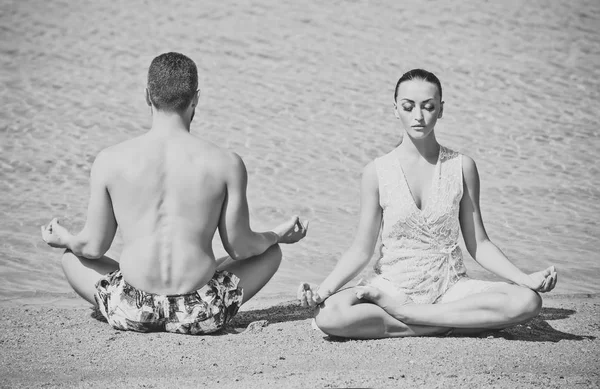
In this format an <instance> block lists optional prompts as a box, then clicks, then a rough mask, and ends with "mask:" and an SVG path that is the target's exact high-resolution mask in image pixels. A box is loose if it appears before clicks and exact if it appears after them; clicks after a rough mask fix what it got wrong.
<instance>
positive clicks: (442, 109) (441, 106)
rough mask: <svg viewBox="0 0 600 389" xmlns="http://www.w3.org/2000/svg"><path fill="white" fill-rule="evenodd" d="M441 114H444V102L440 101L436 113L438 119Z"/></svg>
mask: <svg viewBox="0 0 600 389" xmlns="http://www.w3.org/2000/svg"><path fill="white" fill-rule="evenodd" d="M443 115H444V102H443V101H442V103H441V104H440V113H438V119H441V118H442V116H443Z"/></svg>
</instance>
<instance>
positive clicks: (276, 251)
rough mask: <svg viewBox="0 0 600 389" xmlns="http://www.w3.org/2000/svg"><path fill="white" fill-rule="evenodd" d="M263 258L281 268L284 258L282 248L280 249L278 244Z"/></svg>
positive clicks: (266, 252)
mask: <svg viewBox="0 0 600 389" xmlns="http://www.w3.org/2000/svg"><path fill="white" fill-rule="evenodd" d="M263 257H264V259H265V260H267V261H269V262H273V264H274V265H277V266H279V264H280V263H281V260H282V258H283V253H282V252H281V247H279V245H278V244H274V245H273V246H271V247H269V248H268V249H267V251H265V253H264V255H263Z"/></svg>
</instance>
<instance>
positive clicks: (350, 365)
mask: <svg viewBox="0 0 600 389" xmlns="http://www.w3.org/2000/svg"><path fill="white" fill-rule="evenodd" d="M0 307H1V309H2V319H1V328H2V333H1V335H0V344H1V348H2V353H1V356H0V376H1V377H2V381H1V383H0V386H1V387H3V388H4V387H7V388H9V387H10V388H21V387H44V388H51V387H108V388H111V387H115V388H160V387H190V388H196V387H200V388H204V387H206V388H221V387H223V388H264V387H267V386H271V387H274V388H280V387H283V388H317V387H320V388H338V387H343V388H353V387H361V388H362V387H365V388H398V387H410V388H414V387H416V388H435V387H439V388H455V387H456V388H459V387H460V388H469V387H473V388H480V387H493V388H516V387H518V388H590V387H600V369H599V367H600V363H599V359H600V348H599V340H598V336H600V321H599V319H598V318H599V317H600V315H599V313H600V295H598V294H587V295H569V296H560V295H558V296H551V295H549V296H545V298H544V308H543V310H542V312H541V314H540V316H539V317H538V318H536V319H534V320H532V321H530V322H528V323H526V324H523V325H519V326H517V327H515V328H513V329H510V330H505V331H501V332H499V333H486V334H482V335H480V336H476V337H445V338H443V337H428V338H405V339H384V340H368V341H364V340H360V341H356V340H343V339H336V338H331V337H328V336H325V335H324V334H323V333H321V332H320V331H317V330H314V329H312V328H311V325H310V322H311V311H310V310H307V309H303V308H300V307H299V306H297V305H296V303H295V302H294V301H287V302H277V301H268V300H257V301H256V302H252V301H250V302H249V303H248V304H247V305H246V306H244V307H243V311H242V312H240V313H239V315H238V316H237V317H236V318H235V320H234V321H233V322H232V323H231V325H230V326H228V327H227V329H226V330H225V331H222V332H221V333H219V334H215V335H209V336H187V335H177V334H167V333H150V334H140V333H134V332H123V331H117V330H115V329H113V328H111V327H110V326H109V325H108V324H107V323H106V322H104V321H101V320H99V319H98V318H97V317H96V316H95V314H94V311H93V310H92V309H90V307H89V306H86V305H85V303H82V302H81V301H79V300H77V299H64V298H62V299H59V300H54V301H53V300H52V299H51V298H49V297H48V298H43V297H42V298H40V297H39V296H38V297H36V298H33V299H32V298H23V299H13V300H4V301H2V302H1V303H0Z"/></svg>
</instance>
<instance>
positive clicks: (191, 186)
mask: <svg viewBox="0 0 600 389" xmlns="http://www.w3.org/2000/svg"><path fill="white" fill-rule="evenodd" d="M161 131H162V129H158V131H156V132H153V131H150V132H149V133H147V134H145V135H142V136H140V137H137V138H134V139H132V140H129V141H126V142H124V143H121V144H119V145H116V146H113V147H111V148H109V149H107V150H105V151H104V152H103V154H105V155H103V158H102V159H101V160H100V161H98V162H99V164H101V165H100V166H98V168H99V169H102V170H103V172H102V173H103V174H105V176H106V186H107V188H108V191H109V194H110V198H111V200H112V205H113V209H114V213H115V217H116V220H117V223H118V225H119V226H120V228H121V233H122V236H123V241H124V247H123V251H122V253H121V259H120V268H121V272H122V273H123V275H124V277H125V279H126V280H127V281H128V282H129V283H130V284H131V285H133V286H135V287H136V288H139V289H142V290H146V291H151V292H154V293H161V294H178V293H186V292H189V291H191V290H195V289H198V288H199V287H201V286H203V285H205V284H206V282H207V281H208V280H209V279H210V278H211V277H212V275H213V273H214V272H215V269H216V264H215V258H214V254H213V249H212V239H213V236H214V234H215V231H216V229H217V226H218V224H219V219H220V215H221V209H222V207H223V201H224V199H225V195H226V178H227V175H228V173H227V172H228V170H231V169H234V168H235V166H233V163H232V160H233V156H232V155H231V153H228V152H225V151H224V150H221V149H219V148H218V147H217V146H215V145H213V144H211V143H209V142H205V141H203V140H201V139H199V138H197V137H195V136H193V135H190V134H189V133H187V132H181V131H171V133H169V131H168V129H166V130H165V131H164V132H161ZM99 173H100V172H99ZM102 173H101V174H102Z"/></svg>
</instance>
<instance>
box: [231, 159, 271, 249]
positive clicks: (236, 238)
mask: <svg viewBox="0 0 600 389" xmlns="http://www.w3.org/2000/svg"><path fill="white" fill-rule="evenodd" d="M227 170H228V171H227V179H226V185H227V193H226V195H225V201H224V203H223V209H222V210H221V216H220V220H219V235H220V236H221V241H222V242H223V247H224V248H225V250H226V251H227V253H228V254H229V255H230V256H231V258H232V259H234V260H239V259H245V258H249V257H252V256H255V255H259V254H262V253H264V252H265V251H266V250H267V249H268V248H269V247H271V246H272V245H274V244H276V243H278V242H279V238H280V237H279V235H278V234H277V233H275V232H273V231H268V232H262V233H257V232H254V231H252V229H251V228H250V215H249V211H248V200H247V198H246V189H247V186H248V173H247V171H246V166H245V165H244V162H243V161H242V159H241V158H240V156H239V155H237V154H235V153H232V157H231V165H230V166H229V168H228V169H227Z"/></svg>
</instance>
